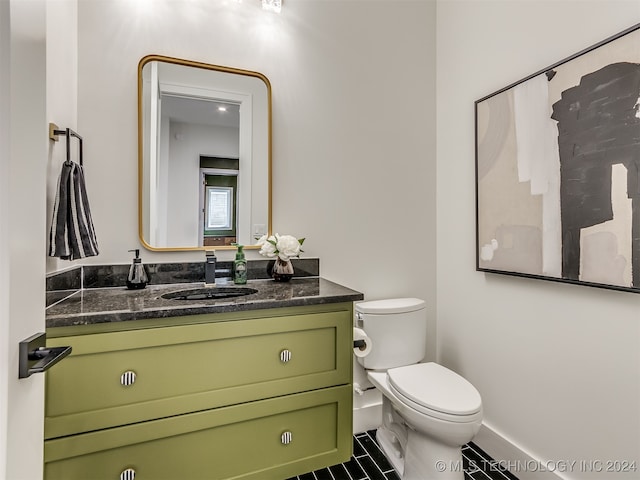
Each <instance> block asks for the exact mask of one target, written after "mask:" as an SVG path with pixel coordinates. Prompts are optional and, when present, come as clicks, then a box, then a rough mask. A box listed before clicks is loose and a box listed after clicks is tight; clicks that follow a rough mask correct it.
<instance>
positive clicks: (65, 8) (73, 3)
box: [46, 0, 82, 271]
mask: <svg viewBox="0 0 640 480" xmlns="http://www.w3.org/2000/svg"><path fill="white" fill-rule="evenodd" d="M77 24H78V7H77V0H57V1H55V2H51V3H50V5H49V7H48V8H47V45H48V47H47V60H46V69H47V76H46V94H47V120H48V122H51V123H55V124H56V125H57V126H58V127H59V128H60V129H61V130H64V129H66V128H70V129H71V130H73V131H75V132H77V133H78V134H79V135H81V136H82V133H81V132H78V108H77V102H78V27H77ZM58 138H59V140H58V142H49V161H48V162H47V166H46V172H47V210H46V212H47V215H46V221H47V224H46V225H47V238H48V235H49V231H50V228H51V219H52V215H51V212H52V211H53V204H54V202H55V195H56V190H57V187H58V176H59V175H60V170H61V168H62V163H63V162H64V161H65V160H66V152H67V148H66V138H65V136H64V135H61V136H59V137H58ZM70 145H71V159H72V160H73V161H75V162H77V161H78V151H79V147H78V140H77V139H75V138H72V139H71V144H70ZM48 246H49V245H48V244H47V248H48ZM73 263H74V264H75V263H77V262H73ZM46 265H47V270H49V271H55V270H60V269H63V268H66V267H68V266H69V265H71V262H69V261H63V260H60V259H58V258H53V257H47V263H46Z"/></svg>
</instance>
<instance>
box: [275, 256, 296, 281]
mask: <svg viewBox="0 0 640 480" xmlns="http://www.w3.org/2000/svg"><path fill="white" fill-rule="evenodd" d="M271 276H272V277H273V279H274V280H275V281H276V282H288V281H289V280H291V277H293V265H292V264H291V260H282V259H281V258H280V257H277V258H276V261H275V263H274V265H273V269H272V270H271Z"/></svg>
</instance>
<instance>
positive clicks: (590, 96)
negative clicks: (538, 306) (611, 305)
mask: <svg viewBox="0 0 640 480" xmlns="http://www.w3.org/2000/svg"><path fill="white" fill-rule="evenodd" d="M475 180H476V182H475V186H476V192H475V193H476V198H475V200H476V270H477V271H480V272H489V273H497V274H505V275H515V276H522V277H529V278H536V279H542V280H550V281H557V282H566V283H573V284H579V285H586V286H591V287H601V288H609V289H614V290H622V291H629V292H635V293H640V23H639V24H636V25H634V26H632V27H630V28H627V29H626V30H624V31H622V32H620V33H617V34H615V35H613V36H611V37H609V38H607V39H605V40H603V41H601V42H599V43H597V44H596V45H593V46H591V47H589V48H586V49H584V50H582V51H580V52H578V53H576V54H574V55H572V56H570V57H568V58H566V59H564V60H561V61H559V62H557V63H555V64H553V65H551V66H549V67H547V68H544V69H542V70H539V71H538V72H536V73H533V74H532V75H529V76H527V77H526V78H523V79H522V80H519V81H517V82H515V83H512V84H510V85H508V86H506V87H504V88H501V89H500V90H498V91H496V92H494V93H492V94H490V95H487V96H485V97H483V98H480V99H479V100H477V101H476V102H475Z"/></svg>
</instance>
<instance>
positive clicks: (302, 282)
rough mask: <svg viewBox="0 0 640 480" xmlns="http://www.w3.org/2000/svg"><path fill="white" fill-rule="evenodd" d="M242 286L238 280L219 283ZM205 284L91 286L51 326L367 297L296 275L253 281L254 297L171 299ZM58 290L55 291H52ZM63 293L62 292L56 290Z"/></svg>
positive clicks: (66, 301) (56, 311)
mask: <svg viewBox="0 0 640 480" xmlns="http://www.w3.org/2000/svg"><path fill="white" fill-rule="evenodd" d="M225 286H228V287H233V286H236V287H237V286H238V285H234V284H233V283H228V284H225V285H219V286H217V287H212V288H221V289H222V288H224V287H225ZM201 287H203V283H202V282H198V283H180V284H168V285H166V284H165V285H149V286H147V288H145V289H143V290H127V289H126V287H111V288H90V289H84V290H78V291H75V292H70V294H69V296H68V297H67V298H63V299H62V300H58V303H54V304H52V305H51V306H50V307H48V308H47V310H46V326H47V328H54V327H66V326H73V325H91V324H98V323H108V322H123V321H128V320H143V319H150V318H167V317H177V316H184V315H201V314H209V313H226V312H238V311H244V310H259V309H266V308H281V307H294V306H305V305H318V304H327V303H339V302H352V301H358V300H362V299H363V298H364V296H363V294H362V293H360V292H356V291H355V290H351V289H349V288H346V287H343V286H341V285H338V284H337V283H333V282H331V281H329V280H325V279H323V278H317V277H316V278H294V279H292V280H291V281H290V282H286V283H280V282H274V281H273V280H270V279H269V280H250V281H249V282H247V285H246V287H249V288H253V289H256V290H258V291H257V292H256V293H253V294H251V295H246V296H241V297H234V298H226V299H206V300H170V299H164V298H162V295H164V294H165V293H169V292H176V291H180V290H188V289H195V288H201ZM52 293H53V292H52ZM55 293H56V294H58V295H60V292H55Z"/></svg>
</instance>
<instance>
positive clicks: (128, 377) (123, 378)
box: [120, 370, 136, 387]
mask: <svg viewBox="0 0 640 480" xmlns="http://www.w3.org/2000/svg"><path fill="white" fill-rule="evenodd" d="M134 383H136V372H134V371H132V370H128V371H126V372H124V373H123V374H122V375H120V385H122V386H124V387H128V386H129V385H133V384H134Z"/></svg>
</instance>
